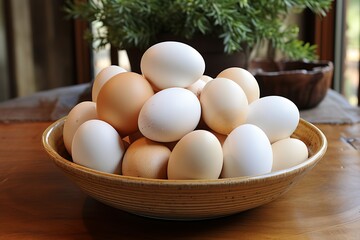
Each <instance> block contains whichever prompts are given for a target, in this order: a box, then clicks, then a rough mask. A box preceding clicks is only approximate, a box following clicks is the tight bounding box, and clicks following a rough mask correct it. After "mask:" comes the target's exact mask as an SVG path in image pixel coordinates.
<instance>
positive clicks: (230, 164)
mask: <svg viewBox="0 0 360 240" xmlns="http://www.w3.org/2000/svg"><path fill="white" fill-rule="evenodd" d="M223 153H224V166H223V170H222V173H221V177H223V178H229V177H241V176H254V175H260V174H265V173H269V172H270V171H271V168H272V164H273V155H272V149H271V144H270V142H269V139H268V138H267V136H266V135H265V133H264V132H263V131H262V130H261V129H260V128H259V127H257V126H255V125H252V124H244V125H241V126H239V127H237V128H235V129H234V130H233V131H232V132H231V133H230V134H229V136H228V137H227V138H226V140H225V142H224V144H223Z"/></svg>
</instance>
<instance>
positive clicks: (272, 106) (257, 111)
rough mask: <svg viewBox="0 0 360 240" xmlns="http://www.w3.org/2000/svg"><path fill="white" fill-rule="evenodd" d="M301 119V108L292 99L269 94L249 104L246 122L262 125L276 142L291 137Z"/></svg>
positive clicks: (271, 140)
mask: <svg viewBox="0 0 360 240" xmlns="http://www.w3.org/2000/svg"><path fill="white" fill-rule="evenodd" d="M299 119H300V113H299V109H298V108H297V107H296V105H295V104H294V103H293V102H292V101H290V100H289V99H287V98H285V97H281V96H267V97H262V98H259V99H258V100H256V101H254V102H252V103H251V104H250V105H249V113H248V116H247V120H246V123H250V124H254V125H256V126H258V127H260V128H261V129H262V130H263V131H264V132H265V134H266V135H267V136H268V138H269V140H270V142H271V143H274V142H276V141H279V140H281V139H284V138H288V137H290V135H291V134H292V133H293V132H294V131H295V129H296V127H297V125H298V124H299Z"/></svg>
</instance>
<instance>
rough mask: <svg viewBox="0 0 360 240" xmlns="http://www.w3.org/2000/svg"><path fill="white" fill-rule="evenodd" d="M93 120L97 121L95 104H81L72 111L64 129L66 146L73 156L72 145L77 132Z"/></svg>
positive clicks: (88, 102)
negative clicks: (85, 123) (82, 125)
mask: <svg viewBox="0 0 360 240" xmlns="http://www.w3.org/2000/svg"><path fill="white" fill-rule="evenodd" d="M91 119H97V113H96V103H94V102H90V101H84V102H80V103H78V104H76V105H75V106H74V107H73V108H72V109H71V110H70V112H69V114H68V116H67V118H66V120H65V122H64V128H63V139H64V145H65V148H66V150H67V151H68V153H70V154H71V144H72V140H73V137H74V134H75V132H76V130H77V129H78V128H79V126H80V125H81V124H83V123H84V122H86V121H88V120H91Z"/></svg>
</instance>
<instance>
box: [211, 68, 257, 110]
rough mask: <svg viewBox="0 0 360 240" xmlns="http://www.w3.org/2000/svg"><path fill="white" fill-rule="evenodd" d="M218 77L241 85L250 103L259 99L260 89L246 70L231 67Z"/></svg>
mask: <svg viewBox="0 0 360 240" xmlns="http://www.w3.org/2000/svg"><path fill="white" fill-rule="evenodd" d="M217 77H221V78H228V79H231V80H233V81H234V82H236V83H237V84H239V86H240V87H241V88H242V89H243V90H244V92H245V94H246V97H247V100H248V102H249V103H252V102H253V101H255V100H257V99H259V97H260V88H259V84H258V82H257V81H256V79H255V77H254V76H253V75H252V74H251V73H250V72H249V71H247V70H246V69H243V68H239V67H231V68H227V69H225V70H223V71H222V72H221V73H219V75H218V76H217Z"/></svg>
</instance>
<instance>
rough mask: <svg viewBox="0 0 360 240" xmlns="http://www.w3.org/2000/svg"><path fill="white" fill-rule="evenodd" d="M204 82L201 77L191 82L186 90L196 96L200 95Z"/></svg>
mask: <svg viewBox="0 0 360 240" xmlns="http://www.w3.org/2000/svg"><path fill="white" fill-rule="evenodd" d="M205 84H206V82H205V81H204V80H202V79H199V80H197V81H196V82H194V83H193V84H191V85H190V86H189V87H187V89H188V90H190V91H191V92H193V93H194V94H195V95H196V96H197V97H198V98H199V97H200V94H201V91H202V90H203V88H204V87H205Z"/></svg>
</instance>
